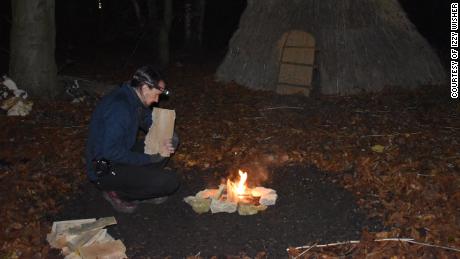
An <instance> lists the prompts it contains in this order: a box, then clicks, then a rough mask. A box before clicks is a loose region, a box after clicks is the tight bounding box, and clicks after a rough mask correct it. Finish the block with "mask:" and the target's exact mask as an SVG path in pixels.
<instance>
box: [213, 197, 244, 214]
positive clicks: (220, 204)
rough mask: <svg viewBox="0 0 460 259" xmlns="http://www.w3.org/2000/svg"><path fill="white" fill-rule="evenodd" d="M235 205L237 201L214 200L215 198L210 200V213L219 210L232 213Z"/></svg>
mask: <svg viewBox="0 0 460 259" xmlns="http://www.w3.org/2000/svg"><path fill="white" fill-rule="evenodd" d="M237 207H238V204H237V203H232V202H228V201H221V200H215V199H213V200H212V201H211V212H212V213H219V212H227V213H233V212H235V211H236V208H237Z"/></svg>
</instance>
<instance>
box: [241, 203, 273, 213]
mask: <svg viewBox="0 0 460 259" xmlns="http://www.w3.org/2000/svg"><path fill="white" fill-rule="evenodd" d="M266 209H267V206H265V205H253V204H241V203H240V204H239V206H238V214H240V215H241V216H248V215H255V214H257V213H258V212H259V211H263V210H266Z"/></svg>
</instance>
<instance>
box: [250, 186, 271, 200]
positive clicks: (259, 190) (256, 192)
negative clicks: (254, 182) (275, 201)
mask: <svg viewBox="0 0 460 259" xmlns="http://www.w3.org/2000/svg"><path fill="white" fill-rule="evenodd" d="M251 194H252V196H254V197H261V196H265V195H268V194H276V191H275V190H273V189H270V188H265V187H260V186H258V187H256V188H254V189H252V191H251Z"/></svg>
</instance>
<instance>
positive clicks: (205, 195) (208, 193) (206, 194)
mask: <svg viewBox="0 0 460 259" xmlns="http://www.w3.org/2000/svg"><path fill="white" fill-rule="evenodd" d="M218 191H219V190H217V189H204V190H202V191H200V192H198V193H197V194H196V195H195V197H197V198H201V199H209V198H212V197H213V196H214V195H216V194H217V192H218Z"/></svg>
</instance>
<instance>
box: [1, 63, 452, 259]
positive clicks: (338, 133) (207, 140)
mask: <svg viewBox="0 0 460 259" xmlns="http://www.w3.org/2000/svg"><path fill="white" fill-rule="evenodd" d="M101 70H103V69H101ZM127 70H128V69H125V70H124V71H127ZM76 71H77V70H76ZM77 72H80V73H81V71H77ZM114 74H116V75H117V76H115V77H114V76H113V75H114ZM86 75H88V73H87V74H86ZM128 75H129V73H128V72H120V73H114V72H113V70H111V73H110V75H107V77H105V78H104V77H100V78H99V79H100V80H101V79H104V80H110V81H112V82H113V81H119V80H124V79H125V78H127V76H128ZM168 82H169V86H170V88H171V89H172V90H173V92H174V95H173V97H172V98H170V100H165V101H163V102H162V103H161V106H162V107H166V108H174V109H175V110H176V113H177V120H176V127H177V128H176V129H177V131H178V133H179V135H180V136H181V139H182V143H181V147H180V150H179V151H178V152H177V154H176V155H175V156H174V161H173V162H174V166H176V167H179V168H182V169H183V170H184V171H187V170H190V171H192V170H194V171H203V172H214V171H213V170H212V169H213V168H226V169H227V171H226V172H225V173H224V175H222V177H226V176H227V175H228V174H229V172H234V171H235V169H237V168H241V167H242V168H249V169H250V168H260V167H263V168H268V167H270V168H282V167H284V166H289V165H307V166H314V167H316V168H318V169H319V171H322V172H328V173H327V174H329V176H328V177H330V179H332V181H334V182H336V183H339V184H340V185H342V186H343V187H344V188H346V189H347V190H349V191H350V192H352V193H353V194H354V196H355V199H356V200H357V203H358V205H359V206H360V207H361V208H362V209H364V211H366V214H367V217H369V218H371V219H375V220H378V221H381V222H383V223H384V225H385V228H386V229H388V231H386V232H379V233H372V232H371V233H369V232H367V231H365V230H363V231H362V233H363V234H362V238H361V239H362V242H361V243H360V244H357V245H354V246H351V245H346V246H335V247H330V248H321V247H314V248H313V249H311V250H309V251H307V252H304V251H305V249H298V250H295V249H293V250H291V254H293V255H294V254H297V255H300V254H301V253H303V254H302V255H301V257H305V258H317V257H318V256H319V255H323V257H322V258H330V257H333V256H338V255H347V256H350V257H363V258H364V257H366V256H373V258H382V257H385V256H386V257H391V256H392V255H406V257H410V258H419V257H423V256H426V258H443V257H445V258H447V256H450V257H451V258H455V257H459V256H460V254H459V252H456V251H452V250H447V249H443V248H436V247H429V246H424V245H416V244H409V243H405V242H394V241H388V242H373V241H372V240H373V239H379V238H396V237H403V238H413V239H415V240H417V241H419V242H423V243H429V244H433V245H439V246H445V247H453V248H457V249H459V248H460V205H459V204H460V189H459V186H460V120H459V116H460V104H459V102H458V101H454V100H451V99H450V98H449V93H448V89H447V86H446V87H444V89H440V88H432V87H427V88H426V89H425V90H420V91H417V92H413V93H404V94H401V93H399V94H394V93H393V94H392V93H388V94H379V95H362V96H356V97H318V98H306V97H302V96H278V95H276V94H273V93H269V92H260V91H252V90H248V89H246V88H243V87H241V86H238V85H236V84H232V83H229V84H222V83H216V82H214V80H213V76H212V69H209V68H206V67H203V66H198V65H187V66H185V67H180V68H177V67H173V68H171V69H170V70H169V81H168ZM93 106H94V104H71V103H69V102H63V101H56V102H43V101H36V102H35V105H34V108H33V111H32V114H31V115H29V116H27V117H24V118H13V117H7V116H6V115H3V114H2V115H0V127H1V128H2V131H0V143H1V144H0V146H1V147H2V148H1V150H0V204H1V205H0V206H1V211H0V219H1V222H2V223H1V226H2V227H1V228H0V231H1V232H0V242H1V243H0V249H1V255H2V256H3V255H7V256H11V257H15V256H16V257H20V256H22V257H23V258H32V257H33V256H35V257H37V258H39V257H47V255H48V253H49V247H48V246H47V245H46V241H45V234H46V233H47V232H49V230H50V229H49V227H50V224H51V220H52V219H53V218H54V215H55V214H56V213H58V212H59V211H60V209H62V206H63V205H64V204H66V200H68V199H69V198H70V197H75V195H76V193H78V192H79V190H82V184H86V179H85V175H84V161H83V160H82V156H83V150H84V144H85V140H86V134H87V124H88V120H89V116H90V114H91V110H92V109H93ZM343 241H345V240H343ZM298 245H299V246H302V245H314V243H312V242H311V240H305V243H304V244H298ZM286 248H287V247H286ZM236 252H237V251H236ZM260 256H261V257H262V258H263V256H264V255H263V254H260ZM287 256H288V254H287V253H286V257H287ZM315 256H316V257H315ZM328 256H329V257H328Z"/></svg>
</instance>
